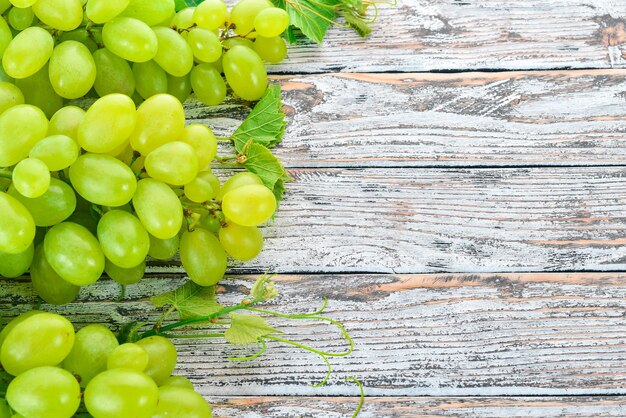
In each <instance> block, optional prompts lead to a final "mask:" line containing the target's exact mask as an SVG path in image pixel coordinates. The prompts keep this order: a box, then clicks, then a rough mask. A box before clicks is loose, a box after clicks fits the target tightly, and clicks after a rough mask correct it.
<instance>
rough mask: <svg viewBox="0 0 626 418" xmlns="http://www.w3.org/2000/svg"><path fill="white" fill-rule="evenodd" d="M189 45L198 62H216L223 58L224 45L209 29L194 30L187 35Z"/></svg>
mask: <svg viewBox="0 0 626 418" xmlns="http://www.w3.org/2000/svg"><path fill="white" fill-rule="evenodd" d="M187 43H189V46H190V47H191V50H192V51H193V56H194V57H195V58H196V59H197V60H198V61H201V62H215V61H217V60H218V59H219V58H220V57H221V56H222V43H221V42H220V39H219V38H218V37H217V35H216V34H215V33H213V32H212V31H210V30H209V29H203V28H194V29H192V30H191V31H189V34H188V35H187Z"/></svg>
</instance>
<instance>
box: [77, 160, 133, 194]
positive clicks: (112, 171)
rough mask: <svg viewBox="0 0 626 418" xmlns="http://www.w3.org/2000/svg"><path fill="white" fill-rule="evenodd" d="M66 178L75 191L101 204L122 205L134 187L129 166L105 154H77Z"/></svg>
mask: <svg viewBox="0 0 626 418" xmlns="http://www.w3.org/2000/svg"><path fill="white" fill-rule="evenodd" d="M70 180H71V181H72V186H74V189H75V190H76V192H78V194H80V195H81V196H82V197H84V198H85V199H87V200H88V201H89V202H91V203H95V204H96V205H102V206H122V205H125V204H126V203H128V202H130V199H131V198H132V197H133V195H134V194H135V190H136V188H137V178H136V177H135V173H133V171H132V170H131V169H130V167H128V166H127V165H126V164H124V163H123V162H121V161H120V160H118V159H116V158H115V157H111V156H110V155H105V154H89V153H88V154H83V155H81V156H80V157H78V159H77V160H76V162H75V163H74V164H72V166H71V167H70Z"/></svg>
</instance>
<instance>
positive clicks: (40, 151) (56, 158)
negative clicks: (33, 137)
mask: <svg viewBox="0 0 626 418" xmlns="http://www.w3.org/2000/svg"><path fill="white" fill-rule="evenodd" d="M79 151H80V150H79V149H78V145H77V144H76V142H74V140H73V139H72V138H70V137H69V136H67V135H52V136H48V137H46V138H44V139H42V140H41V141H39V142H37V143H36V144H35V146H34V147H33V148H32V149H31V150H30V153H29V154H28V156H29V157H30V158H37V159H39V160H41V161H43V162H44V163H45V164H46V166H48V170H50V171H59V170H63V169H66V168H67V167H69V166H70V165H72V164H73V163H74V161H76V159H77V158H78V153H79Z"/></svg>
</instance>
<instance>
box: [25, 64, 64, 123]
mask: <svg viewBox="0 0 626 418" xmlns="http://www.w3.org/2000/svg"><path fill="white" fill-rule="evenodd" d="M15 85H16V86H17V87H18V88H19V89H20V90H22V92H23V93H24V101H25V102H26V103H27V104H31V105H33V106H36V107H38V108H39V109H41V110H42V111H43V112H44V113H45V115H46V117H48V118H49V117H51V116H52V115H54V114H55V113H56V112H57V111H58V110H59V109H61V108H62V107H63V98H62V97H61V96H59V95H58V94H57V93H56V91H54V88H53V87H52V84H51V83H50V77H49V76H48V64H46V65H44V66H43V68H42V69H41V70H39V71H37V72H36V73H35V74H33V75H31V76H30V77H26V78H23V79H19V80H15Z"/></svg>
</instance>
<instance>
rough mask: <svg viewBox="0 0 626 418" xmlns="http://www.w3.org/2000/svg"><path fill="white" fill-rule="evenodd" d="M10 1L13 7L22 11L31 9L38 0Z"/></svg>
mask: <svg viewBox="0 0 626 418" xmlns="http://www.w3.org/2000/svg"><path fill="white" fill-rule="evenodd" d="M9 1H10V3H11V4H12V5H13V6H15V7H19V8H20V9H24V8H26V7H30V6H32V5H33V4H35V3H36V2H37V0H9Z"/></svg>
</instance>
